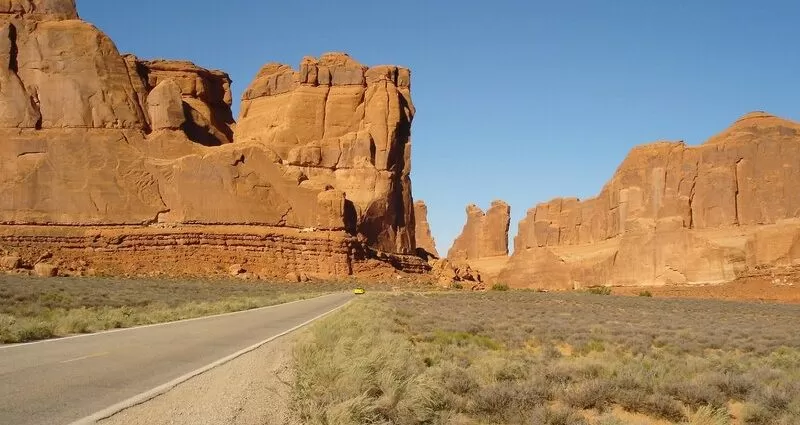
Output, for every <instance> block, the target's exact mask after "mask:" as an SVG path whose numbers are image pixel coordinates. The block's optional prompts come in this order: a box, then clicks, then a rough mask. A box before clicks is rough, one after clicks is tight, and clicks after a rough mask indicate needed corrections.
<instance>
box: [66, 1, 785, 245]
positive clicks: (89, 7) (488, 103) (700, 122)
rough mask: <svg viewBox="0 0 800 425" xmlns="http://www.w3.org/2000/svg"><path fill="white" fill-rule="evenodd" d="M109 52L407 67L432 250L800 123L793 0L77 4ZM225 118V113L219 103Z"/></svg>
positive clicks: (203, 60)
mask: <svg viewBox="0 0 800 425" xmlns="http://www.w3.org/2000/svg"><path fill="white" fill-rule="evenodd" d="M78 8H79V12H80V14H81V16H82V17H83V18H84V19H86V20H88V21H90V22H93V23H94V24H96V25H97V26H99V27H100V28H102V29H103V30H105V31H106V32H107V33H108V34H109V35H110V36H111V37H112V38H113V39H114V40H115V42H116V43H117V46H118V47H119V48H120V50H121V51H123V52H131V53H135V54H136V55H138V56H140V57H143V58H170V59H188V60H191V61H193V62H195V63H197V64H198V65H201V66H204V67H208V68H217V69H223V70H225V71H227V72H228V73H230V75H231V77H232V78H233V80H234V91H235V99H238V98H239V96H240V94H241V92H242V91H243V90H244V89H245V88H246V87H247V85H248V84H249V82H250V81H251V79H252V78H253V76H255V74H256V72H257V71H258V69H259V68H260V67H261V65H263V64H264V63H266V62H270V61H279V62H284V63H288V64H290V65H292V66H297V64H298V63H299V62H300V59H301V58H302V57H303V56H306V55H313V56H319V55H320V54H321V53H323V52H326V51H346V52H348V53H350V54H351V55H352V56H354V57H355V58H356V59H358V60H359V61H361V62H362V63H364V64H366V65H379V64H397V65H404V66H408V67H410V68H411V69H412V71H413V76H412V95H413V99H414V103H415V105H416V107H417V116H416V119H415V121H414V127H413V133H412V134H413V135H412V137H413V165H412V170H413V171H412V173H413V174H412V178H413V184H414V197H415V198H416V199H424V200H425V201H426V202H427V203H428V207H429V211H430V214H429V220H430V222H431V225H432V227H433V233H434V236H435V237H436V240H437V245H438V248H439V250H440V251H442V252H446V250H447V249H448V248H449V246H450V244H451V241H452V239H453V238H454V237H455V236H456V235H457V234H458V233H459V232H460V230H461V227H462V226H463V224H464V219H465V213H464V208H465V206H466V205H467V204H469V203H476V204H478V205H479V206H481V207H483V208H486V207H488V205H489V203H490V202H491V201H492V200H493V199H503V200H505V201H507V202H509V203H510V204H511V206H512V210H513V216H514V222H512V232H514V231H515V230H516V222H517V221H518V220H519V219H520V218H521V217H523V216H524V214H525V211H526V210H527V209H528V208H530V207H532V206H534V205H535V204H536V203H539V202H543V201H547V200H548V199H550V198H553V197H557V196H578V197H581V198H586V197H591V196H594V195H595V194H596V193H597V192H598V191H599V190H600V188H601V187H602V186H603V184H605V182H606V181H607V180H608V179H609V178H610V177H611V175H612V174H613V172H614V170H615V169H616V167H617V166H618V165H619V163H620V162H621V161H622V159H623V158H624V157H625V155H626V153H627V152H628V150H630V148H631V147H633V146H635V145H638V144H642V143H646V142H649V141H654V140H663V139H668V140H685V141H686V142H687V143H690V144H698V143H701V142H702V141H703V140H705V139H706V138H708V137H710V136H711V135H713V134H715V133H717V132H719V131H721V130H723V129H724V128H725V127H727V126H728V125H729V124H731V123H732V122H733V121H735V120H736V118H738V117H739V116H740V115H743V114H745V113H746V112H749V111H753V110H767V111H769V112H771V113H774V114H777V115H780V116H783V117H786V118H791V119H795V120H797V119H800V49H799V48H798V45H800V24H799V22H800V2H799V1H796V0H762V1H759V2H754V1H744V0H702V1H699V0H671V1H642V0H616V1H613V2H612V1H600V0H563V1H552V0H548V1H539V0H514V1H511V0H494V1H491V2H487V1H466V0H465V1H434V0H406V1H401V2H396V1H355V0H338V1H330V0H304V1H281V2H278V1H270V0H232V1H220V0H138V1H135V2H133V1H118V0H114V1H111V0H78ZM235 108H237V111H238V105H235Z"/></svg>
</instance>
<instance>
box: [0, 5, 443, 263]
mask: <svg viewBox="0 0 800 425" xmlns="http://www.w3.org/2000/svg"><path fill="white" fill-rule="evenodd" d="M288 77H291V78H290V79H289V80H286V78H288ZM301 77H302V78H301ZM230 84H231V81H230V78H229V77H228V75H227V74H225V73H223V72H220V71H210V70H206V69H203V68H200V67H198V66H196V65H194V64H192V63H190V62H184V61H165V60H158V61H142V60H139V59H138V58H136V57H135V56H132V55H126V56H123V55H121V54H120V53H119V52H118V51H117V48H116V46H115V45H114V43H113V42H112V41H111V40H110V39H109V38H108V37H107V36H106V35H105V34H103V33H102V32H101V31H100V30H98V29H97V28H96V27H94V26H92V25H90V24H88V23H86V22H84V21H81V20H80V19H79V18H78V15H77V12H76V10H75V3H74V1H71V0H69V1H67V0H62V1H57V0H49V1H46V0H29V1H5V2H2V0H0V225H3V226H7V227H6V228H4V231H5V232H6V233H5V234H6V235H7V237H4V238H3V239H2V240H0V251H2V249H8V250H10V251H12V252H17V251H20V250H22V251H24V252H26V253H27V254H26V255H25V261H32V260H35V257H36V255H35V251H36V250H37V249H41V250H44V251H52V252H58V253H60V255H63V256H64V257H70V256H81V255H83V256H89V257H91V256H94V257H98V258H99V257H103V258H104V260H103V261H104V262H103V264H105V266H104V267H106V268H107V269H108V270H116V269H115V268H114V267H112V266H110V265H109V264H110V259H113V258H120V259H121V260H120V261H123V260H122V258H123V257H125V256H122V255H120V256H118V257H115V256H114V255H105V254H103V255H101V254H99V253H100V252H105V253H108V252H122V251H127V250H132V251H135V250H137V249H138V248H137V247H136V246H137V245H136V243H138V242H137V241H141V250H147V251H158V250H167V251H173V250H177V251H180V252H188V251H192V250H196V249H199V250H201V251H202V252H203V254H202V255H203V256H204V257H203V258H205V260H204V261H209V262H212V263H213V262H214V261H213V259H212V257H213V256H214V253H215V252H218V251H240V250H242V249H243V248H242V247H244V246H249V245H248V244H250V243H252V246H253V247H255V248H253V252H257V253H261V254H260V255H262V256H263V257H264V258H273V259H275V264H277V265H278V266H276V267H278V268H280V269H288V270H278V271H276V272H275V273H274V275H276V276H285V275H286V273H287V272H288V271H294V270H293V269H295V268H297V269H302V270H303V271H311V269H313V268H315V267H318V265H319V263H320V262H321V261H323V260H321V259H324V258H326V255H328V254H330V258H331V261H333V262H334V263H332V264H327V265H326V266H325V267H324V268H323V271H324V272H326V273H333V274H350V273H352V272H353V270H361V269H363V268H365V267H367V266H363V267H362V265H360V264H361V263H359V261H362V260H364V261H366V260H368V258H366V257H368V256H369V255H370V254H369V253H370V252H374V251H375V250H380V251H384V252H385V253H387V254H391V255H395V254H407V253H411V252H412V251H413V249H414V247H415V241H414V221H413V210H412V201H411V185H410V179H409V171H410V161H409V155H410V143H409V140H410V139H409V132H410V124H411V119H412V117H413V106H411V100H410V88H409V72H408V70H405V69H403V68H397V67H391V66H382V67H375V68H369V69H368V68H366V67H363V66H361V65H356V63H355V61H353V60H352V59H350V58H349V57H347V56H346V55H341V54H332V55H326V56H324V57H323V58H321V59H320V60H319V61H315V60H311V59H308V60H306V61H304V64H303V67H302V70H301V72H294V71H288V70H286V69H283V68H281V67H277V68H275V67H274V66H271V65H268V66H266V67H265V68H264V70H262V73H261V74H260V75H259V77H258V78H257V79H256V81H255V82H254V83H253V85H252V87H251V89H250V90H248V94H246V95H245V100H244V103H243V107H242V109H243V114H242V115H243V117H242V125H240V127H239V128H238V129H237V128H236V125H235V123H234V121H233V118H232V113H231V108H230V105H231V91H230ZM281 90H288V91H284V92H280V91H281ZM317 94H321V95H322V97H317ZM320 102H321V103H320ZM314 108H321V111H322V113H321V115H314V114H312V115H309V113H311V112H313V111H319V110H320V109H314ZM234 136H235V137H234ZM26 226H27V227H26ZM112 226H114V227H119V226H125V229H127V230H126V232H123V233H122V234H121V235H117V236H113V237H110V238H109V239H108V240H106V243H105V244H100V245H96V246H95V245H94V244H92V243H91V241H92V240H93V239H92V237H93V236H91V232H89V236H85V237H83V236H82V237H75V238H65V237H61V236H59V235H63V234H64V233H65V232H66V233H69V232H71V231H70V230H69V229H72V228H80V229H90V230H91V229H99V228H107V227H112ZM163 226H167V227H168V228H170V229H177V230H174V231H173V232H171V233H169V235H160V234H156V235H155V236H151V235H150V234H149V233H147V232H146V231H147V229H150V228H153V227H155V228H162V227H163ZM23 227H24V228H25V229H27V230H25V232H26V233H25V234H26V237H25V238H22V239H20V238H15V237H14V235H15V234H17V232H18V231H17V230H14V229H22V228H23ZM189 227H191V232H189V230H186V229H189ZM217 228H224V229H225V232H226V236H224V237H220V238H217V239H218V240H217V242H209V243H208V244H206V243H204V242H197V243H193V242H191V241H196V240H197V238H199V239H200V240H202V239H203V238H202V237H201V236H202V235H203V234H204V232H205V233H209V234H211V233H213V232H214V229H217ZM181 229H184V230H181ZM265 229H266V230H265ZM19 231H20V232H21V230H19ZM142 232H145V233H147V234H146V235H145V236H138V235H140V234H141V233H142ZM187 232H189V233H187ZM237 232H238V233H241V235H240V236H237ZM286 232H289V233H286ZM331 232H333V233H335V234H336V235H337V236H336V237H337V238H338V239H339V240H340V242H337V243H335V244H333V245H331V244H330V243H326V242H324V241H323V240H328V239H330V238H331V234H333V233H331ZM300 234H302V236H298V235H300ZM248 235H250V236H248ZM253 235H258V236H257V237H256V236H253ZM276 235H277V236H276ZM98 237H100V236H98ZM137 238H139V239H137ZM318 239H319V243H316V242H314V243H312V242H308V241H309V240H318ZM219 240H221V241H222V242H219ZM225 241H236V243H233V242H231V243H230V244H229V243H226V242H225ZM248 241H250V242H248ZM284 241H285V242H284ZM278 242H280V243H278ZM295 242H296V244H297V246H296V247H294V248H292V249H291V250H289V249H288V248H287V246H288V245H287V244H293V243H295ZM334 245H335V247H333V246H334ZM37 247H38V248H37ZM198 247H199V248H198ZM332 247H333V248H332ZM70 250H74V251H70ZM187 250H188V251H187ZM273 250H280V251H281V253H274V252H272V251H273ZM326 250H327V251H326ZM22 251H20V252H22ZM328 251H330V252H328ZM326 252H327V254H326ZM70 253H71V254H70ZM198 255H200V254H198ZM220 255H223V254H220ZM225 255H227V254H225ZM162 257H164V258H167V257H169V256H162ZM233 257H236V258H235V259H236V260H237V261H236V262H237V263H241V261H242V259H241V258H239V257H237V256H235V255H231V258H232V259H233ZM125 258H127V259H126V260H124V261H129V260H130V261H134V260H133V256H130V258H128V257H125ZM170 258H172V257H170ZM176 258H178V259H177V260H175V261H172V260H170V262H169V267H170V268H171V269H172V271H174V272H175V273H174V274H180V273H181V268H182V267H184V266H186V267H184V269H186V270H188V269H189V268H192V267H189V266H188V265H187V264H188V263H186V262H185V261H183V260H181V258H183V257H181V256H180V255H177V257H176ZM226 258H227V257H226ZM386 258H389V260H391V261H394V262H393V263H392V264H400V265H401V267H400V268H403V267H405V265H408V267H409V268H411V269H414V270H417V269H419V270H422V271H424V269H425V268H426V267H427V266H426V265H425V264H424V263H422V262H420V261H417V260H415V259H412V258H402V259H394V258H393V257H392V258H390V257H386ZM56 260H58V259H56ZM88 260H90V259H87V261H88ZM184 260H185V258H184ZM389 260H387V262H388V261H389ZM81 261H83V260H81ZM304 261H307V263H303V262H304ZM301 263H303V264H301ZM137 264H138V263H137ZM148 264H149V266H151V267H161V266H163V264H161V265H159V264H154V263H153V262H149V263H148V262H144V263H142V264H141V266H142V267H143V268H146V267H147V266H148ZM364 264H367V263H364ZM370 264H372V263H370ZM228 265H229V264H228ZM228 265H226V267H227V266H228ZM117 269H118V270H122V269H123V268H117ZM193 270H200V269H198V268H197V267H194V268H193Z"/></svg>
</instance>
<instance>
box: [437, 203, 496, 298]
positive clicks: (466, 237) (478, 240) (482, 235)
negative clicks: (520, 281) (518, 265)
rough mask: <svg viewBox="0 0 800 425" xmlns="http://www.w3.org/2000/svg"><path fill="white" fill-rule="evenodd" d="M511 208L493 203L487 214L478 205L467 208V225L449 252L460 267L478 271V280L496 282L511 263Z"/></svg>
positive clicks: (454, 262) (449, 258)
mask: <svg viewBox="0 0 800 425" xmlns="http://www.w3.org/2000/svg"><path fill="white" fill-rule="evenodd" d="M510 225H511V207H510V206H509V205H508V204H507V203H505V202H503V201H494V202H492V205H491V206H490V207H489V209H488V210H487V211H486V213H484V212H483V210H481V209H480V208H478V207H477V206H475V205H469V206H468V207H467V222H466V224H465V225H464V229H463V230H462V231H461V234H460V235H459V236H458V237H457V238H456V240H455V241H454V242H453V246H452V247H450V250H449V251H448V253H447V260H448V261H449V262H450V263H452V264H454V265H455V266H456V267H457V268H461V269H464V270H466V269H471V270H475V271H476V273H477V274H479V276H480V277H479V279H478V280H483V281H485V282H489V283H495V282H496V281H497V278H498V275H499V273H500V271H501V270H502V269H503V268H504V267H505V266H506V263H507V262H508V230H509V227H510Z"/></svg>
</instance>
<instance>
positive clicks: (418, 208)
mask: <svg viewBox="0 0 800 425" xmlns="http://www.w3.org/2000/svg"><path fill="white" fill-rule="evenodd" d="M414 222H415V223H416V227H415V230H414V236H415V238H416V239H417V248H418V249H422V250H423V251H425V254H426V255H427V254H429V255H433V256H434V257H437V258H438V257H439V251H437V250H436V241H434V240H433V235H432V234H431V226H430V224H428V206H427V205H425V201H422V200H418V201H416V202H414Z"/></svg>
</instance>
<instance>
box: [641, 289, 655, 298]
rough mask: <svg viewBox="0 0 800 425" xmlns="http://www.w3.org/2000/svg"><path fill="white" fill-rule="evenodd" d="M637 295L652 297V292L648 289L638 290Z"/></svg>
mask: <svg viewBox="0 0 800 425" xmlns="http://www.w3.org/2000/svg"><path fill="white" fill-rule="evenodd" d="M639 296H640V297H646V298H652V297H653V293H652V292H650V291H642V292H639Z"/></svg>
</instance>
